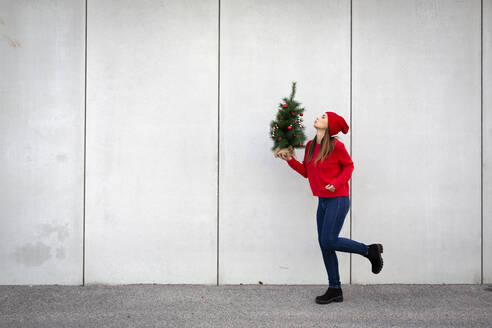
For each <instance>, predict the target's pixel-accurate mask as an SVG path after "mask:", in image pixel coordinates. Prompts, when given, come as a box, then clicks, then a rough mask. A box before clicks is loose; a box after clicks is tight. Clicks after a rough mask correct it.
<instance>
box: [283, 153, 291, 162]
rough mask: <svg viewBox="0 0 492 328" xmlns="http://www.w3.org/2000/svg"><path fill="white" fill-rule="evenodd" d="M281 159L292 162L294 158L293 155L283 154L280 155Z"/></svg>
mask: <svg viewBox="0 0 492 328" xmlns="http://www.w3.org/2000/svg"><path fill="white" fill-rule="evenodd" d="M280 157H282V159H285V160H286V161H290V159H291V158H292V155H290V154H287V153H282V154H280Z"/></svg>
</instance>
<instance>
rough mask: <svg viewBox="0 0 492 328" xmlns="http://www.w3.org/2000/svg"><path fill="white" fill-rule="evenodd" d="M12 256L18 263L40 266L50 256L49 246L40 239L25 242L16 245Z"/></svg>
mask: <svg viewBox="0 0 492 328" xmlns="http://www.w3.org/2000/svg"><path fill="white" fill-rule="evenodd" d="M14 256H15V260H16V261H17V262H19V263H23V264H25V265H27V266H40V265H41V264H43V263H44V262H46V261H48V260H49V259H50V258H51V248H50V247H49V246H47V245H46V244H44V243H42V242H40V241H38V242H37V243H36V244H32V243H27V244H24V245H23V246H21V247H17V248H16V249H15V252H14Z"/></svg>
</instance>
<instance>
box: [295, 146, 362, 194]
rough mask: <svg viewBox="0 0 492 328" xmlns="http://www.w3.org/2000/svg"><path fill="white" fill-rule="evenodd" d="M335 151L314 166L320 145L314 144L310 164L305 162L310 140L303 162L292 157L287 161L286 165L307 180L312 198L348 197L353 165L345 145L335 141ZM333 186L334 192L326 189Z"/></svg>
mask: <svg viewBox="0 0 492 328" xmlns="http://www.w3.org/2000/svg"><path fill="white" fill-rule="evenodd" d="M335 140H336V141H335V149H334V150H333V153H332V154H331V155H330V156H328V157H326V158H325V160H324V161H319V162H318V163H316V166H315V164H314V159H315V158H316V156H318V153H319V149H320V145H319V144H316V146H315V148H314V154H313V157H312V158H311V161H310V162H306V157H307V153H308V149H309V145H310V144H311V142H312V140H310V141H308V143H307V145H306V148H305V150H304V160H303V161H302V163H300V162H299V161H298V160H297V159H295V158H294V157H292V158H291V159H290V160H288V161H287V164H289V166H290V167H291V168H293V169H294V170H296V171H297V172H299V173H300V174H301V175H302V176H303V177H305V178H308V180H309V184H310V186H311V190H312V192H313V196H320V197H338V196H349V192H350V189H349V183H348V181H349V180H350V178H351V177H352V172H353V171H354V163H353V162H352V159H351V158H350V155H349V154H348V152H347V149H345V145H344V144H343V143H342V142H341V141H339V140H338V139H335ZM329 184H331V185H333V186H334V187H335V191H330V190H328V189H326V188H325V187H326V185H329Z"/></svg>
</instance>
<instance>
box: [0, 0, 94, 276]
mask: <svg viewBox="0 0 492 328" xmlns="http://www.w3.org/2000/svg"><path fill="white" fill-rule="evenodd" d="M84 24H85V2H84V1H78V0H77V1H75V0H73V1H56V2H54V1H0V76H1V79H0V124H1V127H0V214H1V217H0V284H8V285H16V284H20V285H22V284H70V285H73V284H75V285H77V284H81V283H82V222H83V190H84V188H83V178H84V176H83V174H84V171H83V167H84V35H85V33H84V26H85V25H84Z"/></svg>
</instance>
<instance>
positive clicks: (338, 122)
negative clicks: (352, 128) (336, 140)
mask: <svg viewBox="0 0 492 328" xmlns="http://www.w3.org/2000/svg"><path fill="white" fill-rule="evenodd" d="M326 115H328V126H329V128H330V136H333V135H335V134H337V133H338V132H340V131H342V132H343V134H347V132H348V130H349V126H348V124H347V122H345V120H344V119H343V117H341V116H340V115H338V114H337V113H334V112H326Z"/></svg>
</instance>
